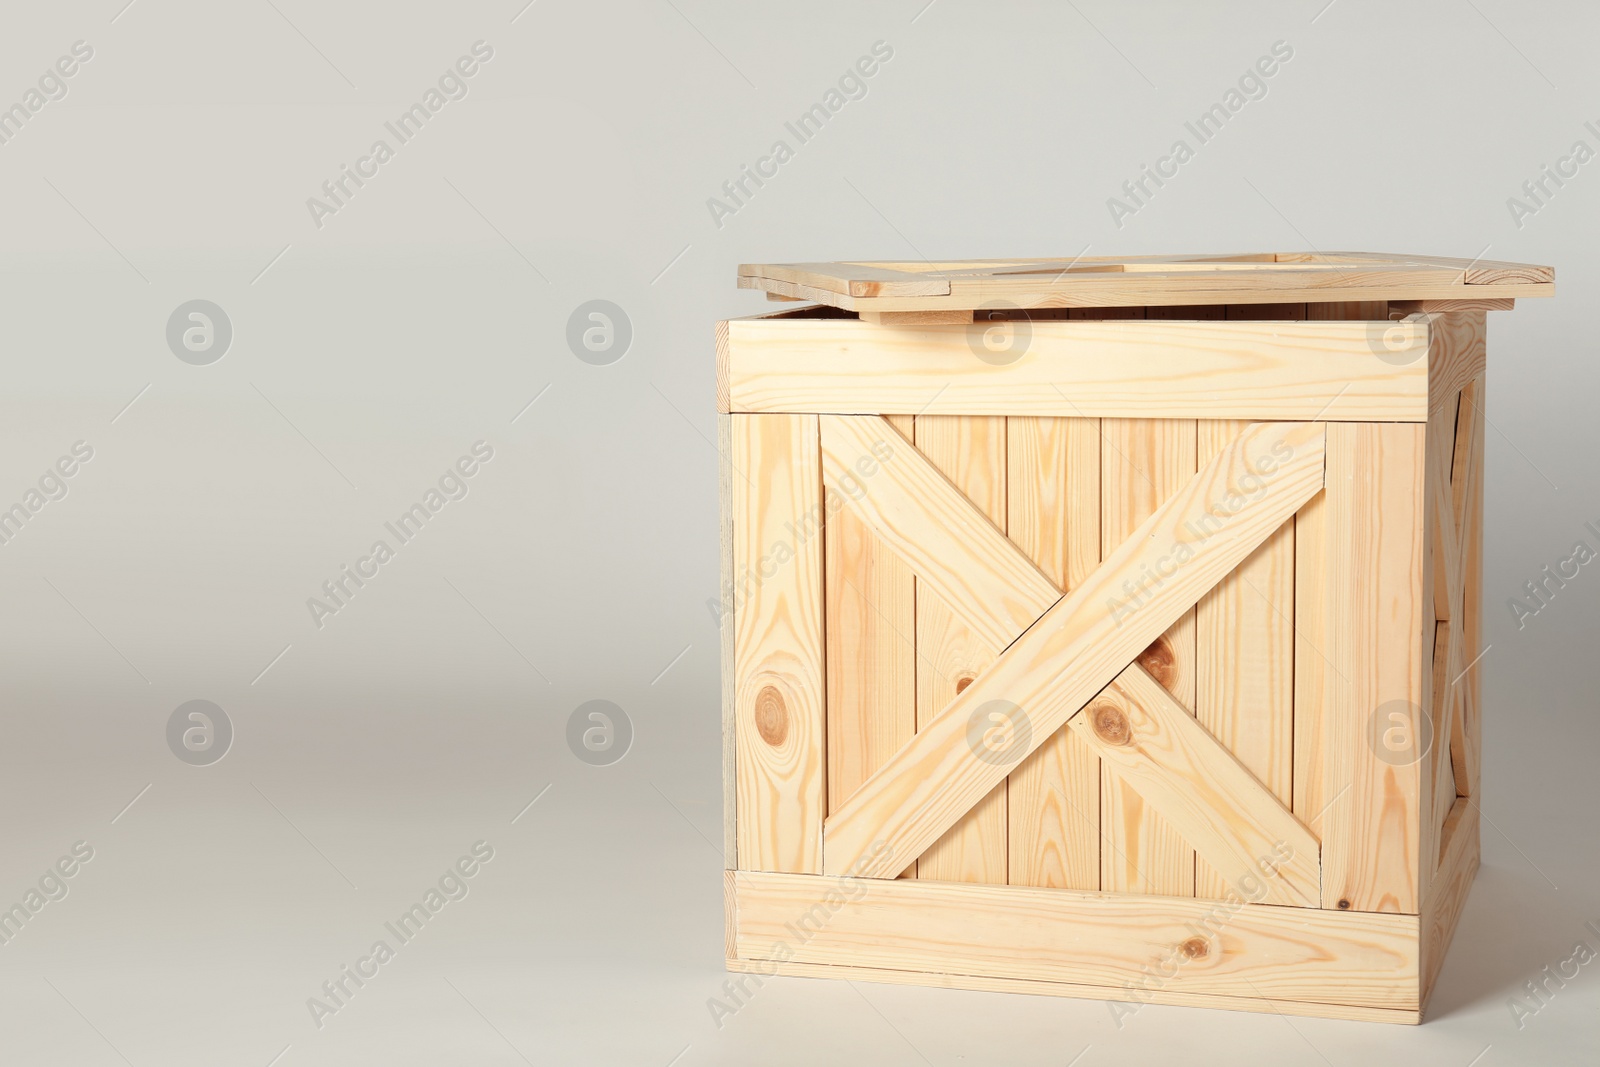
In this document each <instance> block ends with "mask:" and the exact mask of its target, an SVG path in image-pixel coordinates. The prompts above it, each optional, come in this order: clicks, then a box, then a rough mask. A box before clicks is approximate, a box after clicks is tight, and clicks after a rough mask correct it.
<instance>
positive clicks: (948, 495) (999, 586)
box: [820, 415, 1061, 652]
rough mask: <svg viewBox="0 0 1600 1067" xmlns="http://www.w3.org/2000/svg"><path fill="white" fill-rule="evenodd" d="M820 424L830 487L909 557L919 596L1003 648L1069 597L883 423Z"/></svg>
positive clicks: (827, 419)
mask: <svg viewBox="0 0 1600 1067" xmlns="http://www.w3.org/2000/svg"><path fill="white" fill-rule="evenodd" d="M820 421H821V428H822V468H823V478H824V479H825V480H826V481H827V483H828V486H829V488H831V489H834V490H835V491H837V492H839V493H840V495H841V497H842V499H843V500H844V503H845V505H846V506H847V507H849V508H850V509H851V510H853V511H854V512H855V513H856V515H857V516H858V517H860V518H861V519H862V521H864V522H865V523H866V524H867V525H868V526H869V527H870V528H871V529H872V530H873V532H874V533H876V534H877V535H878V537H879V538H881V539H882V541H883V542H884V544H885V545H887V546H888V547H889V548H890V549H891V550H893V551H894V552H895V553H896V554H898V555H899V556H900V557H901V558H902V559H903V560H905V561H906V563H907V564H908V565H909V566H910V567H911V570H912V572H913V573H915V574H916V576H917V583H918V589H919V591H920V590H922V589H924V588H925V589H928V590H930V591H932V592H933V593H935V594H937V595H938V597H939V599H940V600H942V601H943V602H944V603H945V604H946V605H948V606H949V607H950V608H951V609H952V610H953V611H955V612H956V613H957V614H958V615H959V616H960V617H961V618H962V619H963V620H964V621H965V622H966V624H967V625H968V626H969V627H970V628H971V630H972V632H973V633H975V634H976V635H977V636H978V637H979V638H981V639H982V640H983V641H985V642H986V643H987V644H988V645H989V646H990V647H992V648H993V649H994V650H995V651H997V652H998V651H999V650H1000V649H1002V648H1004V647H1005V646H1006V645H1008V644H1010V642H1011V640H1012V638H1014V637H1016V635H1017V634H1019V633H1021V632H1022V631H1023V630H1024V629H1026V628H1027V627H1028V626H1029V625H1031V624H1032V623H1033V621H1034V620H1035V619H1037V618H1038V617H1039V616H1040V615H1041V614H1043V613H1044V610H1045V609H1046V608H1048V607H1049V606H1050V605H1051V604H1053V603H1055V602H1056V600H1058V599H1060V596H1061V593H1060V590H1058V589H1057V588H1056V587H1055V585H1054V584H1053V583H1052V582H1051V581H1050V579H1048V578H1046V577H1045V576H1044V575H1043V574H1041V573H1040V572H1039V568H1038V567H1036V566H1034V564H1033V562H1032V561H1031V560H1029V559H1028V557H1027V556H1026V555H1024V554H1023V553H1022V552H1021V550H1019V549H1018V548H1017V547H1016V546H1015V545H1013V544H1012V543H1011V542H1010V541H1008V540H1006V536H1005V534H1004V533H1002V532H1001V531H1000V529H999V528H998V527H996V526H995V524H994V522H993V520H991V519H990V518H989V516H988V515H986V514H984V512H982V511H981V510H979V509H978V508H977V507H976V506H975V505H974V504H973V503H972V501H970V500H968V499H967V498H966V497H965V496H964V495H962V493H961V492H959V491H958V490H957V489H956V487H955V486H954V485H952V484H951V483H950V480H949V479H948V478H946V477H945V476H944V474H942V473H941V472H940V471H939V469H938V468H937V467H935V466H934V465H933V464H932V463H930V462H928V460H927V459H926V458H925V457H923V456H922V455H921V453H919V452H918V451H917V450H916V449H914V448H908V447H906V446H905V441H904V439H903V438H902V437H901V436H900V434H899V433H898V432H896V431H895V430H894V429H893V428H892V427H891V426H889V425H888V424H887V423H885V422H884V420H883V419H881V418H879V417H877V416H870V417H864V418H863V417H841V416H834V415H824V416H821V420H820ZM1000 462H1002V463H1003V462H1004V454H1003V453H1002V454H1001V457H1000ZM1002 517H1003V516H1002Z"/></svg>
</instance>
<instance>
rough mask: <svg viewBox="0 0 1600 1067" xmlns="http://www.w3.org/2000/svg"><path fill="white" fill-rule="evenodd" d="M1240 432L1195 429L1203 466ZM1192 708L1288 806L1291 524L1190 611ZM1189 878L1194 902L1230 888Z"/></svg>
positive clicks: (1232, 426)
mask: <svg viewBox="0 0 1600 1067" xmlns="http://www.w3.org/2000/svg"><path fill="white" fill-rule="evenodd" d="M1243 429H1244V424H1242V423H1237V422H1229V421H1218V420H1204V421H1202V422H1200V423H1199V425H1198V427H1197V440H1198V444H1197V449H1196V451H1197V455H1198V456H1199V458H1200V460H1201V461H1202V462H1205V461H1209V460H1210V458H1211V457H1212V456H1213V455H1215V454H1216V453H1217V452H1219V451H1220V450H1221V449H1223V448H1225V447H1226V446H1227V443H1228V442H1229V441H1231V440H1233V439H1234V438H1235V437H1236V436H1237V435H1238V434H1239V433H1240V432H1241V431H1242V430H1243ZM1193 706H1194V710H1195V715H1196V716H1197V717H1198V719H1199V721H1200V723H1201V724H1202V725H1203V726H1204V727H1205V728H1206V730H1208V731H1209V732H1210V733H1211V735H1212V736H1214V737H1215V738H1216V739H1217V740H1218V741H1220V742H1221V743H1222V745H1223V746H1224V747H1225V748H1226V749H1227V750H1228V751H1229V752H1231V753H1232V754H1233V755H1234V757H1235V758H1237V759H1238V761H1239V762H1240V763H1241V764H1243V765H1244V766H1245V767H1246V768H1247V769H1248V770H1249V771H1250V773H1251V774H1252V775H1254V776H1255V778H1256V779H1257V780H1258V781H1260V782H1261V784H1262V785H1263V786H1265V787H1266V789H1267V791H1268V792H1269V793H1271V795H1272V796H1273V797H1275V798H1276V799H1277V800H1278V801H1280V802H1282V803H1283V804H1284V805H1289V804H1292V803H1293V800H1294V796H1293V789H1294V732H1295V731H1294V520H1293V518H1291V519H1290V520H1289V521H1288V522H1286V523H1284V525H1282V526H1280V527H1279V528H1278V529H1277V531H1276V532H1275V533H1273V535H1272V536H1271V537H1269V538H1267V540H1266V541H1264V542H1263V543H1262V544H1261V547H1259V548H1257V549H1256V550H1255V551H1254V552H1252V553H1250V555H1249V556H1247V557H1246V558H1245V560H1244V562H1243V563H1240V564H1239V566H1237V567H1235V568H1234V569H1233V571H1232V573H1230V574H1229V575H1228V576H1227V577H1226V578H1224V579H1222V581H1220V582H1218V583H1217V587H1216V588H1215V589H1213V590H1211V592H1209V593H1207V594H1206V595H1205V596H1204V597H1202V598H1201V599H1200V603H1199V604H1198V605H1196V608H1195V702H1194V705H1193ZM1313 840H1314V839H1313ZM1194 880H1195V890H1194V891H1195V896H1200V897H1209V898H1213V899H1221V898H1222V897H1224V896H1226V895H1227V893H1228V889H1229V886H1230V885H1232V884H1233V880H1232V879H1231V878H1229V877H1227V876H1226V875H1225V874H1224V873H1223V872H1220V871H1217V870H1214V869H1212V867H1211V865H1210V864H1209V863H1208V861H1206V860H1205V859H1204V857H1199V858H1197V859H1196V862H1195V876H1194ZM1313 906H1316V905H1313Z"/></svg>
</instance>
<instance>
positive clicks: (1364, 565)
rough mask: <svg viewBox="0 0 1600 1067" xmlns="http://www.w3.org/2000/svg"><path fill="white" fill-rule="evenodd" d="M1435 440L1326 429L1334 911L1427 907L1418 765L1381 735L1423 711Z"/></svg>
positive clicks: (1389, 429) (1329, 889)
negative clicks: (1426, 514)
mask: <svg viewBox="0 0 1600 1067" xmlns="http://www.w3.org/2000/svg"><path fill="white" fill-rule="evenodd" d="M1425 434H1426V427H1425V426H1424V425H1423V424H1420V423H1330V424H1329V425H1328V444H1327V449H1328V451H1327V473H1326V483H1327V488H1326V493H1327V518H1328V546H1329V550H1328V566H1327V572H1326V573H1327V576H1328V585H1327V591H1326V594H1325V595H1326V598H1327V628H1328V634H1327V636H1328V648H1327V651H1328V654H1329V658H1330V661H1331V662H1330V668H1329V671H1328V674H1327V676H1326V680H1327V685H1328V697H1327V716H1328V729H1327V738H1328V744H1327V751H1326V753H1325V759H1326V765H1327V772H1326V775H1325V781H1324V788H1325V789H1326V790H1327V791H1328V794H1329V796H1330V802H1329V804H1328V808H1327V811H1326V812H1325V813H1324V815H1323V825H1322V832H1323V834H1322V902H1323V907H1325V908H1338V909H1341V910H1353V911H1394V912H1404V913H1408V914H1415V913H1416V912H1417V909H1418V904H1419V891H1420V888H1421V875H1420V872H1419V858H1420V854H1419V849H1418V827H1419V826H1420V825H1421V822H1420V816H1421V809H1420V803H1419V795H1420V784H1421V783H1420V764H1419V762H1416V761H1413V762H1409V763H1408V762H1404V761H1403V760H1400V759H1397V758H1396V757H1395V755H1394V754H1393V752H1387V753H1385V755H1387V757H1388V758H1383V757H1381V756H1380V754H1379V752H1380V746H1381V745H1382V744H1383V742H1382V738H1381V731H1380V732H1379V736H1378V737H1376V738H1375V737H1374V730H1373V726H1374V722H1375V720H1376V718H1377V717H1378V716H1379V715H1380V714H1382V713H1383V711H1384V709H1385V708H1386V707H1387V708H1394V709H1396V710H1398V711H1400V712H1401V713H1402V715H1405V714H1409V715H1410V716H1412V720H1413V721H1415V719H1416V718H1418V717H1420V715H1421V709H1422V708H1423V707H1424V706H1425V705H1424V700H1425V693H1424V691H1423V690H1424V684H1423V677H1424V674H1425V670H1426V668H1427V667H1428V664H1426V663H1425V662H1424V661H1423V652H1422V650H1423V647H1424V646H1423V642H1424V640H1425V639H1431V637H1432V633H1431V630H1430V631H1429V632H1427V633H1426V634H1425V633H1424V627H1425V623H1426V622H1428V621H1431V620H1430V619H1429V618H1428V615H1427V607H1426V604H1425V602H1424V600H1423V596H1424V588H1423V586H1424V581H1423V577H1424V568H1423V559H1422V556H1423V548H1424V545H1425V541H1424V529H1423V502H1424V500H1425V499H1426V497H1425V495H1424V490H1425V485H1424V478H1423V470H1424V463H1425V455H1424V451H1425ZM1391 702H1395V703H1391Z"/></svg>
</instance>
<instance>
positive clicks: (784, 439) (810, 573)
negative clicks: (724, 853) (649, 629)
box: [732, 415, 826, 874]
mask: <svg viewBox="0 0 1600 1067" xmlns="http://www.w3.org/2000/svg"><path fill="white" fill-rule="evenodd" d="M732 454H733V466H734V470H735V475H734V479H733V502H734V507H733V515H734V537H733V552H734V558H733V564H734V575H733V581H734V587H735V589H736V590H737V591H738V593H739V596H740V599H739V607H738V609H737V611H736V612H735V615H734V620H735V626H736V635H735V638H734V662H735V674H736V679H735V682H734V693H735V698H734V705H735V706H734V715H735V727H736V735H737V736H736V741H737V781H738V785H737V809H738V835H739V841H738V856H739V869H740V870H747V871H781V872H786V873H790V874H817V873H820V872H821V870H822V820H823V816H824V811H825V803H824V802H825V799H826V798H825V796H824V785H825V781H824V779H825V764H826V761H825V754H824V739H823V733H824V727H823V696H824V692H825V689H824V684H823V671H824V661H825V657H826V650H825V648H824V642H823V610H822V600H823V589H822V584H823V580H822V520H823V511H822V457H821V453H820V451H819V444H818V439H817V417H816V416H815V415H735V416H733V450H732Z"/></svg>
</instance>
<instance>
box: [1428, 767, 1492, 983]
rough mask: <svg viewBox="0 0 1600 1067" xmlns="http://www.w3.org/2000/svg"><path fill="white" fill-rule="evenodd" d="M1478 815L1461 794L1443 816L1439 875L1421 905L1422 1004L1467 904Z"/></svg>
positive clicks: (1475, 868)
mask: <svg viewBox="0 0 1600 1067" xmlns="http://www.w3.org/2000/svg"><path fill="white" fill-rule="evenodd" d="M1479 818H1480V817H1479V814H1478V806H1477V804H1476V803H1474V802H1473V801H1472V800H1470V799H1469V798H1467V797H1460V798H1458V799H1457V800H1456V802H1455V805H1454V806H1453V807H1452V808H1451V809H1450V814H1449V816H1448V817H1447V818H1446V819H1445V823H1444V840H1443V850H1442V852H1441V854H1440V863H1439V875H1438V877H1437V878H1435V879H1434V880H1433V884H1432V886H1430V887H1429V891H1428V896H1427V899H1426V900H1424V901H1423V904H1422V915H1421V929H1420V936H1421V939H1422V945H1421V950H1420V953H1419V964H1420V968H1421V981H1422V998H1421V1000H1422V1004H1423V1005H1424V1006H1426V1005H1427V1003H1428V998H1429V997H1431V996H1432V995H1433V987H1434V983H1435V982H1436V981H1437V980H1438V978H1439V971H1440V969H1441V968H1442V967H1443V966H1444V960H1445V953H1446V952H1448V951H1449V948H1450V942H1451V941H1452V940H1453V939H1454V937H1455V932H1456V926H1457V924H1458V923H1459V922H1460V920H1461V912H1462V909H1463V908H1465V907H1466V903H1467V894H1468V892H1469V891H1470V890H1471V889H1472V879H1473V877H1474V876H1475V875H1476V874H1477V873H1478V862H1479V855H1480V853H1479V840H1478V823H1479Z"/></svg>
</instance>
